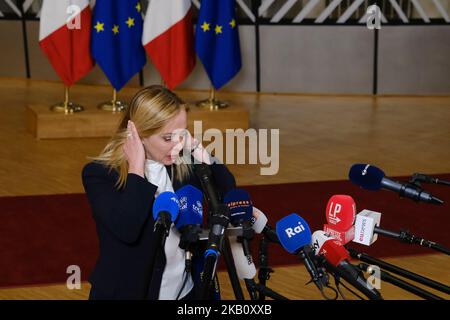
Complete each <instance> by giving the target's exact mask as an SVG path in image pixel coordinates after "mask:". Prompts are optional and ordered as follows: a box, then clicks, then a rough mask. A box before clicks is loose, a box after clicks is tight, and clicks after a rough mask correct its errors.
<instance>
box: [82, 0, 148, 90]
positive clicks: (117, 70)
mask: <svg viewBox="0 0 450 320" xmlns="http://www.w3.org/2000/svg"><path fill="white" fill-rule="evenodd" d="M142 24H143V21H142V15H141V5H140V3H139V1H138V0H97V1H96V4H95V7H94V13H93V16H92V36H91V51H92V56H93V58H94V60H95V61H96V62H97V63H98V64H99V65H100V68H102V70H103V72H104V73H105V75H106V76H107V77H108V79H109V81H110V82H111V84H112V86H113V87H114V89H116V90H117V91H119V90H120V89H121V88H122V87H123V86H124V85H125V84H126V83H127V82H128V81H129V80H130V79H131V78H132V77H133V76H134V75H135V74H136V73H138V72H139V70H141V69H142V67H143V66H144V65H145V62H146V58H145V50H144V47H143V46H142V42H141V38H142Z"/></svg>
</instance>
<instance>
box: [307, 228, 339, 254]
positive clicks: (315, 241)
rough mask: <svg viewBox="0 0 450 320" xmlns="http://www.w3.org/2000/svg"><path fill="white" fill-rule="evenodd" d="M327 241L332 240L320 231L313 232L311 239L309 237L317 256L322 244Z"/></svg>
mask: <svg viewBox="0 0 450 320" xmlns="http://www.w3.org/2000/svg"><path fill="white" fill-rule="evenodd" d="M329 240H334V239H333V237H332V236H330V235H329V234H327V233H326V232H325V231H322V230H317V231H314V233H313V234H312V237H311V242H312V247H313V250H314V254H315V255H318V254H319V250H320V248H322V246H323V244H324V243H325V242H326V241H329Z"/></svg>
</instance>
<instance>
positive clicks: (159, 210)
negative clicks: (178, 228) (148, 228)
mask: <svg viewBox="0 0 450 320" xmlns="http://www.w3.org/2000/svg"><path fill="white" fill-rule="evenodd" d="M152 211H153V219H154V221H155V224H154V229H153V232H154V239H155V241H154V242H153V245H152V248H151V250H149V254H150V261H149V265H150V274H151V275H152V274H153V272H154V269H155V264H156V261H157V260H160V259H163V255H164V246H165V244H166V238H167V236H168V235H169V232H170V227H171V225H172V222H173V221H175V220H176V218H177V217H178V212H179V211H180V202H179V201H178V197H177V195H176V194H175V193H173V192H170V191H166V192H162V193H160V194H159V196H157V197H156V198H155V201H154V202H153V210H152Z"/></svg>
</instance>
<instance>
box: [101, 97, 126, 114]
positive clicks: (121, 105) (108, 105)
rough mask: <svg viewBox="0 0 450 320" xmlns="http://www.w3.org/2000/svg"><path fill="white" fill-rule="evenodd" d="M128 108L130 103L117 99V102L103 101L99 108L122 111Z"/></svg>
mask: <svg viewBox="0 0 450 320" xmlns="http://www.w3.org/2000/svg"><path fill="white" fill-rule="evenodd" d="M126 108H128V105H127V104H126V103H125V102H123V101H118V100H116V101H115V103H113V102H112V101H109V102H103V103H100V104H99V105H98V109H100V110H104V111H110V112H122V111H124V110H125V109H126Z"/></svg>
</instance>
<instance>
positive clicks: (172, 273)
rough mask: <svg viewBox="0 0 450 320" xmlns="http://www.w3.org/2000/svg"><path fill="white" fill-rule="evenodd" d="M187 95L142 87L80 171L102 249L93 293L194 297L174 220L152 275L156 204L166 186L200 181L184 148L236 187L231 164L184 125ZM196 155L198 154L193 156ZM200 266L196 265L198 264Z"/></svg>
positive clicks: (226, 186)
mask: <svg viewBox="0 0 450 320" xmlns="http://www.w3.org/2000/svg"><path fill="white" fill-rule="evenodd" d="M186 128H187V109H186V105H185V103H184V102H183V101H182V100H181V99H180V98H179V97H178V96H176V95H175V94H174V93H173V92H171V91H170V90H168V89H166V88H164V87H162V86H150V87H147V88H144V89H142V90H140V91H139V92H138V93H137V94H136V95H135V96H134V97H133V99H132V101H131V104H130V106H129V108H128V109H127V111H126V112H125V113H124V115H123V118H122V121H121V123H120V125H119V128H118V130H117V132H116V133H115V134H114V136H113V137H112V139H111V140H110V142H109V143H108V144H107V145H106V147H105V148H104V150H103V151H102V153H101V154H100V155H99V156H98V157H96V158H94V160H93V161H92V162H90V163H88V164H87V165H86V166H85V167H84V168H83V172H82V179H83V185H84V189H85V191H86V194H87V197H88V200H89V203H90V206H91V209H92V214H93V217H94V220H95V222H96V226H97V234H98V239H99V257H98V259H97V263H96V265H95V268H94V271H93V272H92V274H91V276H90V278H89V281H90V283H91V285H92V288H91V292H90V295H89V298H90V299H163V300H173V299H176V298H177V297H179V299H191V298H194V287H195V284H194V281H193V277H192V275H188V276H187V280H186V283H185V284H184V285H183V281H184V280H185V275H184V265H185V262H184V259H185V252H184V250H182V249H181V248H179V246H178V244H179V240H180V234H179V233H178V231H177V230H176V229H175V227H174V226H173V225H172V228H171V230H170V232H169V236H168V238H167V241H166V244H165V247H164V248H161V250H163V251H164V252H163V254H162V256H163V257H164V258H165V259H163V261H157V262H156V266H155V268H154V272H153V275H151V274H150V273H151V270H150V265H149V262H150V261H149V258H150V252H149V251H150V250H151V248H152V247H153V241H154V239H153V224H154V221H153V215H152V206H153V201H154V199H155V197H157V196H158V195H159V194H160V193H161V192H164V191H176V190H177V189H179V188H181V187H182V186H184V185H187V184H191V185H193V186H195V187H197V188H199V189H201V184H200V181H199V180H198V179H197V177H196V176H195V174H194V172H193V166H194V165H195V164H189V161H186V160H187V159H186V157H184V158H183V157H180V153H182V154H184V155H186V152H182V151H183V150H184V151H186V150H188V151H190V153H191V154H190V155H188V156H189V158H191V156H192V157H193V158H194V159H195V160H197V161H199V162H200V161H201V162H203V163H207V164H209V165H211V169H212V172H213V175H214V179H215V182H216V185H217V187H218V189H219V192H220V193H222V194H223V193H225V192H227V191H228V190H230V189H232V188H234V187H235V185H236V184H235V179H234V177H233V175H232V174H231V173H230V172H229V171H228V169H227V168H226V167H225V166H224V165H222V164H218V163H215V161H213V159H212V158H211V157H210V156H209V154H208V153H207V152H206V151H205V149H204V148H203V146H202V145H201V144H199V143H198V142H197V141H196V140H194V139H193V138H192V137H191V136H190V134H185V135H180V134H179V133H180V132H186V130H185V129H186ZM191 159H192V158H191ZM197 271H198V270H197Z"/></svg>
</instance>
